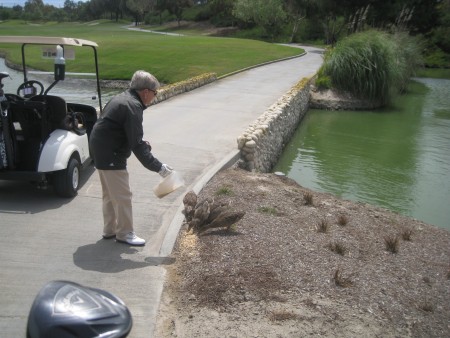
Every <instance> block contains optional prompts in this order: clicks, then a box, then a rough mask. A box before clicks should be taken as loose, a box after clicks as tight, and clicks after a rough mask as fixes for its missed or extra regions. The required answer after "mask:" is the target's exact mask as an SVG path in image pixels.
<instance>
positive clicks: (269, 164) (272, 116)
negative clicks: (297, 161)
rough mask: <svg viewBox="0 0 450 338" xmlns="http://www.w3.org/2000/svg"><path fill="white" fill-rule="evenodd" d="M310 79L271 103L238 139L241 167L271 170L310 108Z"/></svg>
mask: <svg viewBox="0 0 450 338" xmlns="http://www.w3.org/2000/svg"><path fill="white" fill-rule="evenodd" d="M310 85H311V79H303V80H301V81H300V82H298V83H297V84H296V85H295V86H294V87H292V88H291V89H290V90H289V91H288V92H287V93H286V94H285V95H283V96H282V97H281V98H280V99H279V100H278V101H277V102H276V103H274V104H273V105H272V106H270V107H269V108H268V109H267V110H266V111H265V112H264V113H263V114H262V115H261V116H260V117H259V118H258V119H256V121H255V122H254V123H253V124H251V125H250V126H249V127H248V128H247V129H246V130H245V131H244V133H243V134H242V135H240V136H239V137H238V139H237V142H238V149H239V150H240V161H239V166H240V167H241V168H244V169H246V170H249V171H258V172H269V171H270V170H271V169H272V168H273V166H274V165H275V164H276V163H277V162H278V159H279V157H280V155H281V153H282V152H283V149H284V146H285V145H286V143H287V142H289V140H290V139H291V137H292V135H293V133H294V132H295V130H296V129H297V127H298V125H299V123H300V121H301V120H302V118H303V116H304V115H305V114H306V112H307V111H308V108H309V96H310V92H309V91H310Z"/></svg>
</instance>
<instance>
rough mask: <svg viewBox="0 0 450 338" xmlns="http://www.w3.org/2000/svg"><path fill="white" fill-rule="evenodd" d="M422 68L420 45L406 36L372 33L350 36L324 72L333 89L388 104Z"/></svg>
mask: <svg viewBox="0 0 450 338" xmlns="http://www.w3.org/2000/svg"><path fill="white" fill-rule="evenodd" d="M420 64H421V56H420V48H419V44H418V43H417V41H416V40H415V39H413V38H411V37H409V36H408V35H407V34H405V33H396V34H388V33H384V32H381V31H376V30H369V31H365V32H361V33H356V34H352V35H350V36H348V37H347V38H345V39H343V40H342V41H340V42H338V43H337V45H336V47H335V48H333V49H331V50H329V51H328V52H327V53H326V55H325V59H324V64H323V66H322V68H323V69H321V72H319V74H323V76H328V77H329V78H330V79H331V83H332V87H333V88H335V89H337V90H341V91H345V92H349V93H352V94H353V95H354V96H355V97H357V98H360V99H365V100H369V101H371V102H377V103H378V102H379V103H381V104H386V103H388V101H389V99H390V98H391V97H392V95H394V94H396V93H398V92H402V91H403V90H404V89H405V88H406V85H407V83H408V81H409V79H410V77H411V76H412V75H414V70H415V69H416V68H417V66H418V65H420Z"/></svg>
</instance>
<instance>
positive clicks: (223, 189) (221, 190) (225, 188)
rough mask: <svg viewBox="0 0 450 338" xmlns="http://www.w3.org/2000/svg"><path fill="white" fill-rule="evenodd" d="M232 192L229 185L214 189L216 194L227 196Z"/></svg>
mask: <svg viewBox="0 0 450 338" xmlns="http://www.w3.org/2000/svg"><path fill="white" fill-rule="evenodd" d="M232 194H233V190H231V187H229V186H226V185H225V186H223V187H220V188H219V190H217V191H216V195H217V196H229V195H232Z"/></svg>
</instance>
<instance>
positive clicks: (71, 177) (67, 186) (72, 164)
mask: <svg viewBox="0 0 450 338" xmlns="http://www.w3.org/2000/svg"><path fill="white" fill-rule="evenodd" d="M79 184H80V162H79V161H78V159H77V158H76V157H71V158H70V160H69V164H68V166H67V169H64V170H61V171H58V172H56V173H55V177H54V182H53V185H54V188H55V191H56V193H57V194H58V195H59V196H61V197H74V196H76V195H77V191H78V185H79Z"/></svg>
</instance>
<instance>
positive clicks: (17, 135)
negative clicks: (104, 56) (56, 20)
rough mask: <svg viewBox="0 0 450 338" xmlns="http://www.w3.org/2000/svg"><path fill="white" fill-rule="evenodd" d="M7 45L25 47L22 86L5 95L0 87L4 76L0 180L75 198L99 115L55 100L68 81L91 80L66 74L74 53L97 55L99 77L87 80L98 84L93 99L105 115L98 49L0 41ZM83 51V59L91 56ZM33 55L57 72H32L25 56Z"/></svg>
mask: <svg viewBox="0 0 450 338" xmlns="http://www.w3.org/2000/svg"><path fill="white" fill-rule="evenodd" d="M4 44H18V45H19V46H21V51H22V60H21V63H22V69H21V71H22V72H23V82H22V83H21V84H20V85H18V86H17V90H15V91H14V92H12V93H4V91H3V87H4V83H2V81H3V82H6V81H5V80H9V78H10V76H9V74H8V73H7V72H0V115H1V116H0V180H27V181H30V182H33V183H36V184H37V185H38V187H40V188H45V187H47V185H53V187H54V189H55V192H56V193H57V194H58V195H60V196H62V197H73V196H75V195H76V194H77V190H78V187H79V183H80V171H81V170H82V169H83V168H85V167H86V166H88V165H89V164H90V163H91V157H90V154H89V143H88V139H89V136H90V133H91V130H92V127H93V126H94V123H95V122H96V120H97V114H98V112H97V108H96V107H95V106H92V105H90V104H85V103H80V102H78V103H74V102H72V103H70V102H67V101H66V99H64V98H63V97H62V96H61V95H52V94H53V92H54V91H55V89H56V91H58V87H60V86H63V82H60V81H63V80H64V79H65V77H66V75H74V76H75V77H78V78H79V77H80V75H83V76H85V75H87V74H86V73H69V72H67V73H66V68H65V67H66V64H65V63H66V59H67V58H69V59H74V50H75V47H88V48H90V49H92V50H93V56H94V62H95V64H94V65H92V67H95V73H89V75H93V76H95V77H96V80H97V81H96V95H94V96H93V97H92V99H97V101H98V102H97V101H96V106H97V107H98V109H99V112H100V113H101V109H102V103H101V93H100V82H99V74H98V63H97V50H96V47H97V44H96V43H95V42H92V41H87V40H82V39H74V38H62V37H38V36H0V45H4ZM77 49H78V48H77ZM82 49H83V52H82V53H81V54H82V55H83V57H84V55H87V53H86V52H84V50H85V48H82ZM25 51H27V53H25ZM29 53H31V55H36V54H37V56H38V57H36V56H35V57H34V60H38V61H39V60H40V59H41V61H42V62H45V61H47V62H50V63H54V66H53V65H50V67H52V68H53V69H54V71H53V72H42V71H33V70H31V69H28V68H27V67H28V66H27V63H26V61H27V60H26V59H25V55H26V54H27V57H28V55H29ZM33 53H34V54H33ZM46 59H49V60H46ZM16 63H17V64H18V63H19V62H16ZM71 63H74V62H72V61H71ZM30 75H33V76H34V78H33V79H31V78H30ZM44 77H45V78H46V79H48V78H50V81H51V82H49V83H50V84H49V85H48V86H47V88H45V86H44V84H43V83H42V82H44V81H42V80H41V81H40V80H39V79H43V78H44ZM51 92H52V93H51Z"/></svg>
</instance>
